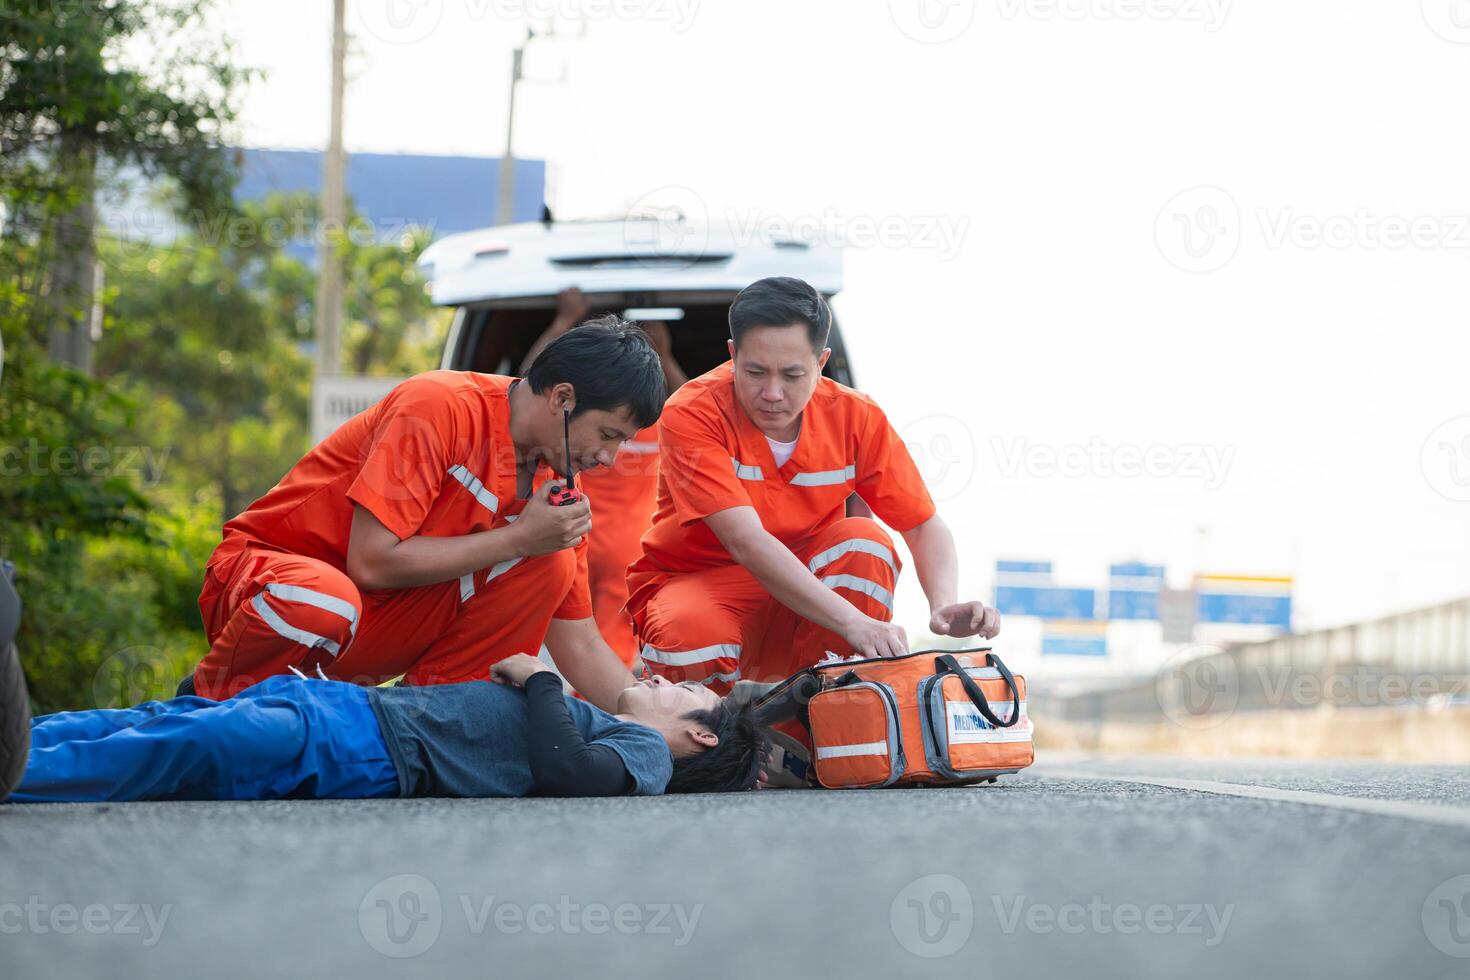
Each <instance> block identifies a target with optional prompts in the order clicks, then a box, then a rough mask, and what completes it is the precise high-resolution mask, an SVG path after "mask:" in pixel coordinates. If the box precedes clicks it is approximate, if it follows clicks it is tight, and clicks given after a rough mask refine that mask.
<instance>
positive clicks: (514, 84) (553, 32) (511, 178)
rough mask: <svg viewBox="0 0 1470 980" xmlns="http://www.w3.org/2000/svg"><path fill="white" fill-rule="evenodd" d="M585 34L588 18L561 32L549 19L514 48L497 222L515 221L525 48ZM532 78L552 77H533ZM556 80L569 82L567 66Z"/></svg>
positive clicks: (529, 30) (582, 36)
mask: <svg viewBox="0 0 1470 980" xmlns="http://www.w3.org/2000/svg"><path fill="white" fill-rule="evenodd" d="M586 36H587V21H586V19H585V18H584V19H579V20H578V21H577V30H576V32H575V33H567V32H566V31H558V30H557V29H556V21H555V20H552V21H548V22H547V23H546V24H545V25H544V27H543V28H542V29H541V30H540V31H537V30H534V29H532V28H531V27H527V28H526V36H525V38H523V39H522V40H521V43H520V44H519V45H517V46H516V48H515V50H514V51H512V52H511V53H510V93H509V96H508V98H509V102H508V105H507V107H506V112H505V156H503V157H502V158H501V160H500V197H499V199H498V200H497V201H496V204H495V223H496V224H498V225H508V224H510V223H511V222H512V221H514V220H515V204H516V154H515V135H516V89H518V88H519V87H520V84H521V82H522V81H524V80H525V77H526V75H525V71H524V67H525V63H526V49H527V48H529V47H530V46H531V42H532V41H534V40H535V39H536V38H538V37H545V38H551V39H553V40H566V39H573V40H575V39H577V38H584V37H586ZM532 81H552V80H551V79H535V78H533V79H532ZM555 81H558V82H564V81H566V69H565V67H563V68H562V71H561V76H560V77H559V78H557V79H555Z"/></svg>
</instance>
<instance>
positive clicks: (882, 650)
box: [842, 610, 909, 657]
mask: <svg viewBox="0 0 1470 980" xmlns="http://www.w3.org/2000/svg"><path fill="white" fill-rule="evenodd" d="M854 611H856V610H854ZM842 638H843V639H844V640H846V641H847V642H848V643H849V644H851V645H852V649H853V651H854V652H856V653H860V654H862V655H863V656H864V657H901V656H903V655H904V654H906V653H908V652H909V638H908V634H907V633H905V632H904V629H903V627H902V626H899V625H898V624H897V623H885V622H883V620H881V619H874V618H873V617H871V616H864V615H863V614H862V613H858V614H857V617H856V618H855V619H853V620H852V621H851V622H850V623H849V624H848V625H846V626H844V627H843V628H842Z"/></svg>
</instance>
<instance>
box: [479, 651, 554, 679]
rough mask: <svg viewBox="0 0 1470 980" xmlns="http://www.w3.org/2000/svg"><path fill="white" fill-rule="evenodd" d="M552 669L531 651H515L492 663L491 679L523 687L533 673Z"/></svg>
mask: <svg viewBox="0 0 1470 980" xmlns="http://www.w3.org/2000/svg"><path fill="white" fill-rule="evenodd" d="M550 669H551V668H550V667H548V666H546V665H545V664H544V663H542V662H541V661H540V660H538V659H537V658H535V657H533V656H531V655H530V654H529V653H513V654H511V655H510V656H509V657H506V658H505V659H504V660H501V661H499V662H498V663H494V664H491V665H490V679H491V680H493V681H496V682H497V683H500V684H511V685H513V686H515V687H521V686H522V685H524V684H525V683H526V678H528V677H530V676H531V675H532V674H539V673H541V672H542V671H543V670H550Z"/></svg>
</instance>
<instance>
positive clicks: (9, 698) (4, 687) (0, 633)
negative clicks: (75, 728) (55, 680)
mask: <svg viewBox="0 0 1470 980" xmlns="http://www.w3.org/2000/svg"><path fill="white" fill-rule="evenodd" d="M13 574H14V566H13V565H11V564H10V563H9V562H7V561H0V800H4V799H5V798H6V797H7V796H9V795H10V793H11V791H12V790H14V789H15V787H16V786H18V785H19V784H20V779H21V777H22V776H24V775H25V771H26V758H27V756H28V755H29V754H30V751H31V700H30V696H29V695H28V694H27V693H26V678H25V674H23V673H22V672H21V669H20V657H19V655H17V654H16V652H15V642H14V641H15V634H16V631H17V630H19V629H20V596H18V595H16V594H15V587H14V586H12V585H11V584H10V580H11V576H12V575H13Z"/></svg>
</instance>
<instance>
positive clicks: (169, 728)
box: [8, 675, 399, 803]
mask: <svg viewBox="0 0 1470 980" xmlns="http://www.w3.org/2000/svg"><path fill="white" fill-rule="evenodd" d="M369 697H370V696H369V694H368V692H367V690H365V689H364V688H361V687H358V686H356V685H354V684H345V683H342V682H339V681H323V680H316V679H302V678H299V677H292V676H290V675H287V676H283V677H271V678H268V679H267V680H264V681H262V682H261V683H259V684H256V685H255V686H254V687H250V688H247V689H246V690H244V691H241V692H240V693H239V694H237V695H236V696H235V697H233V698H231V699H229V700H228V701H211V700H209V699H208V698H197V697H181V698H173V699H172V700H169V701H148V702H145V703H143V704H140V705H138V706H137V707H134V708H123V709H120V710H113V709H97V710H93V711H65V712H61V713H60V714H54V715H45V716H43V717H40V718H36V719H34V720H33V721H32V722H31V754H30V759H29V762H28V764H27V766H26V773H25V777H24V778H23V779H22V780H21V783H20V785H19V786H18V787H16V790H15V792H14V793H13V794H12V795H11V797H10V799H9V801H8V802H15V803H51V802H95V801H101V800H271V799H281V798H288V797H289V798H298V799H300V798H305V799H365V798H369V797H385V796H397V795H399V788H398V773H397V770H396V769H395V768H394V767H393V762H392V760H391V759H390V758H389V755H388V746H387V744H386V743H385V742H384V741H383V733H382V729H381V728H380V727H379V725H378V719H377V716H376V715H375V714H374V713H373V708H372V704H371V702H370V700H369Z"/></svg>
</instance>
